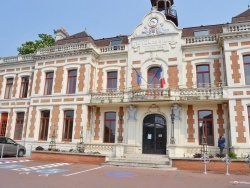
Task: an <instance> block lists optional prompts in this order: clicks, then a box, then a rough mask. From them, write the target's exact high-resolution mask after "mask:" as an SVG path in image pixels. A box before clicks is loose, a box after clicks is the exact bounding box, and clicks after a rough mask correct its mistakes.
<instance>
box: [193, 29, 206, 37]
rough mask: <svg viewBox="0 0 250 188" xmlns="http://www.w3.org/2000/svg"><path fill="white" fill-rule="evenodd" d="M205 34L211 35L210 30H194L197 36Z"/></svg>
mask: <svg viewBox="0 0 250 188" xmlns="http://www.w3.org/2000/svg"><path fill="white" fill-rule="evenodd" d="M204 35H209V31H208V30H200V31H194V36H195V37H199V36H204Z"/></svg>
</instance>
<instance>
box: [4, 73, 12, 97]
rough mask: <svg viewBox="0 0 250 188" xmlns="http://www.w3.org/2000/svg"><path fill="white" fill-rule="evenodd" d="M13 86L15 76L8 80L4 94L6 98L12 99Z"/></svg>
mask: <svg viewBox="0 0 250 188" xmlns="http://www.w3.org/2000/svg"><path fill="white" fill-rule="evenodd" d="M12 88H13V78H8V79H7V82H6V89H5V95H4V98H5V99H10V97H11V93H12Z"/></svg>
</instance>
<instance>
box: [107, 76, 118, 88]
mask: <svg viewBox="0 0 250 188" xmlns="http://www.w3.org/2000/svg"><path fill="white" fill-rule="evenodd" d="M107 91H108V92H112V91H117V72H108V73H107Z"/></svg>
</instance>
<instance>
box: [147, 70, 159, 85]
mask: <svg viewBox="0 0 250 188" xmlns="http://www.w3.org/2000/svg"><path fill="white" fill-rule="evenodd" d="M160 68H161V67H151V68H149V69H148V71H147V81H148V88H160V80H159V79H158V78H156V74H157V72H158V71H159V69H160ZM152 77H153V78H152Z"/></svg>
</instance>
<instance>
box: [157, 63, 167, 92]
mask: <svg viewBox="0 0 250 188" xmlns="http://www.w3.org/2000/svg"><path fill="white" fill-rule="evenodd" d="M155 77H156V78H157V79H158V80H159V81H160V87H161V88H163V87H164V85H165V84H166V81H165V79H164V76H163V72H162V67H160V68H159V70H158V71H157V72H156V75H155Z"/></svg>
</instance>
